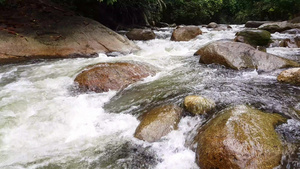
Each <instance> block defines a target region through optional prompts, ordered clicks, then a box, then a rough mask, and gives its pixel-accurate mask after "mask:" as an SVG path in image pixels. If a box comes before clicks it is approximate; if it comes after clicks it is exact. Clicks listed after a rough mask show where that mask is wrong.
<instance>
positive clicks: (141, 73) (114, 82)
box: [74, 63, 155, 92]
mask: <svg viewBox="0 0 300 169" xmlns="http://www.w3.org/2000/svg"><path fill="white" fill-rule="evenodd" d="M154 74H155V71H154V70H153V69H151V67H149V66H146V65H142V64H139V63H100V64H97V65H95V66H93V67H92V68H90V69H88V70H85V71H83V72H81V73H80V74H79V75H77V77H76V78H75V80H74V81H75V82H76V83H77V84H78V86H79V88H80V89H81V90H82V91H94V92H107V91H109V90H120V89H123V88H125V87H127V86H128V85H130V84H132V83H134V82H137V81H139V80H141V79H142V78H145V77H147V76H150V75H154Z"/></svg>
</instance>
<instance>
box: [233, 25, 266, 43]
mask: <svg viewBox="0 0 300 169" xmlns="http://www.w3.org/2000/svg"><path fill="white" fill-rule="evenodd" d="M234 40H235V41H236V42H243V43H247V44H249V45H251V46H254V47H256V46H266V45H268V44H269V43H270V42H271V34H270V32H268V31H266V30H253V29H245V30H242V31H240V32H237V33H236V38H235V39H234Z"/></svg>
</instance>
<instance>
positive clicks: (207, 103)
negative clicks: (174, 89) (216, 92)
mask: <svg viewBox="0 0 300 169" xmlns="http://www.w3.org/2000/svg"><path fill="white" fill-rule="evenodd" d="M183 105H184V108H185V109H186V110H187V111H188V112H190V113H193V114H194V115H201V114H205V113H208V112H210V111H211V110H212V109H214V108H215V107H216V103H215V102H214V101H213V100H211V99H207V98H204V97H202V96H187V97H185V98H184V102H183Z"/></svg>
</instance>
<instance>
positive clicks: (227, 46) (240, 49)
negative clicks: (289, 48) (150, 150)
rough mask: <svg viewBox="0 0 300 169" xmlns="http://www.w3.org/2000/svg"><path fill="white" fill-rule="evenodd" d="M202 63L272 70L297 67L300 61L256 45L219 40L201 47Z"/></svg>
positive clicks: (234, 67)
mask: <svg viewBox="0 0 300 169" xmlns="http://www.w3.org/2000/svg"><path fill="white" fill-rule="evenodd" d="M195 54H198V55H200V56H201V57H200V63H205V64H212V63H217V64H221V65H224V66H226V67H228V68H232V69H237V70H239V69H245V68H251V69H258V70H264V71H271V70H274V69H278V68H284V67H297V66H299V63H297V62H295V61H292V60H288V59H285V58H281V57H279V56H276V55H272V54H268V53H265V52H261V51H258V50H256V49H255V48H254V47H252V46H250V45H248V44H244V43H239V42H229V41H218V42H213V43H210V44H208V45H207V46H204V47H203V48H201V49H199V50H198V51H197V52H196V53H195Z"/></svg>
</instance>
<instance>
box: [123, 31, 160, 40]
mask: <svg viewBox="0 0 300 169" xmlns="http://www.w3.org/2000/svg"><path fill="white" fill-rule="evenodd" d="M126 36H127V38H128V39H130V40H151V39H155V34H154V32H153V31H152V30H151V29H132V30H131V31H129V32H128V33H126Z"/></svg>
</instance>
